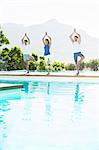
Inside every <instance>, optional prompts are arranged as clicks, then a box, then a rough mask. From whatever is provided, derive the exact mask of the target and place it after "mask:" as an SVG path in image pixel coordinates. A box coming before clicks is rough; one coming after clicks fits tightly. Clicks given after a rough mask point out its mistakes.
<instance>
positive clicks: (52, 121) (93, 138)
mask: <svg viewBox="0 0 99 150" xmlns="http://www.w3.org/2000/svg"><path fill="white" fill-rule="evenodd" d="M0 82H2V83H13V84H14V83H15V84H16V83H17V84H18V83H21V84H24V88H22V89H13V90H7V91H0V150H99V145H98V144H99V128H98V125H99V117H98V116H99V111H98V104H99V102H98V101H99V84H98V83H84V82H53V81H52V82H47V81H46V82H45V81H0Z"/></svg>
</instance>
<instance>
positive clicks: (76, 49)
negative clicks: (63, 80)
mask: <svg viewBox="0 0 99 150" xmlns="http://www.w3.org/2000/svg"><path fill="white" fill-rule="evenodd" d="M70 39H71V41H72V43H73V53H74V61H75V65H76V69H77V74H76V75H79V66H80V63H81V62H82V61H83V59H84V58H85V57H84V55H83V54H82V53H81V51H80V43H81V36H80V34H78V33H77V32H76V29H74V32H73V33H72V34H71V35H70ZM78 57H80V60H78Z"/></svg>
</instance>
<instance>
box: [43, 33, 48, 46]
mask: <svg viewBox="0 0 99 150" xmlns="http://www.w3.org/2000/svg"><path fill="white" fill-rule="evenodd" d="M46 36H47V32H45V35H44V37H43V38H42V41H43V43H44V44H45V40H44V39H45V37H46Z"/></svg>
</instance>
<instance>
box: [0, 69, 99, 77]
mask: <svg viewBox="0 0 99 150" xmlns="http://www.w3.org/2000/svg"><path fill="white" fill-rule="evenodd" d="M0 76H39V77H76V78H79V77H82V78H99V71H96V72H95V71H81V72H80V74H79V75H78V76H77V75H76V72H75V71H65V72H50V74H49V75H48V73H47V72H31V71H30V73H26V71H1V72H0Z"/></svg>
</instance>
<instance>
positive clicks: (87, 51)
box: [0, 19, 99, 63]
mask: <svg viewBox="0 0 99 150" xmlns="http://www.w3.org/2000/svg"><path fill="white" fill-rule="evenodd" d="M0 26H1V28H2V29H3V31H4V33H5V34H6V36H7V38H8V39H9V41H10V44H9V45H7V47H13V46H18V47H20V48H21V49H22V50H23V51H24V46H23V45H22V42H21V39H22V37H23V36H24V34H25V33H27V35H28V37H29V38H30V41H31V43H30V45H29V46H27V49H28V51H29V53H31V52H34V53H36V54H38V55H39V56H43V53H44V48H43V47H44V46H43V43H42V37H43V36H44V34H45V32H47V33H48V34H49V35H50V36H51V38H52V45H51V49H50V52H51V60H52V61H62V62H68V63H69V62H73V52H72V43H71V41H70V38H69V35H70V34H71V33H72V32H73V27H72V26H68V25H65V24H62V23H60V22H58V21H57V20H54V19H53V20H49V21H47V22H45V23H43V24H40V25H31V26H24V25H22V24H13V23H6V24H1V25H0ZM77 32H78V33H80V35H81V49H82V51H83V54H84V55H85V58H86V61H87V60H89V59H95V58H99V39H97V38H94V37H91V36H89V35H88V34H87V33H86V32H85V31H83V30H81V29H77Z"/></svg>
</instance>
